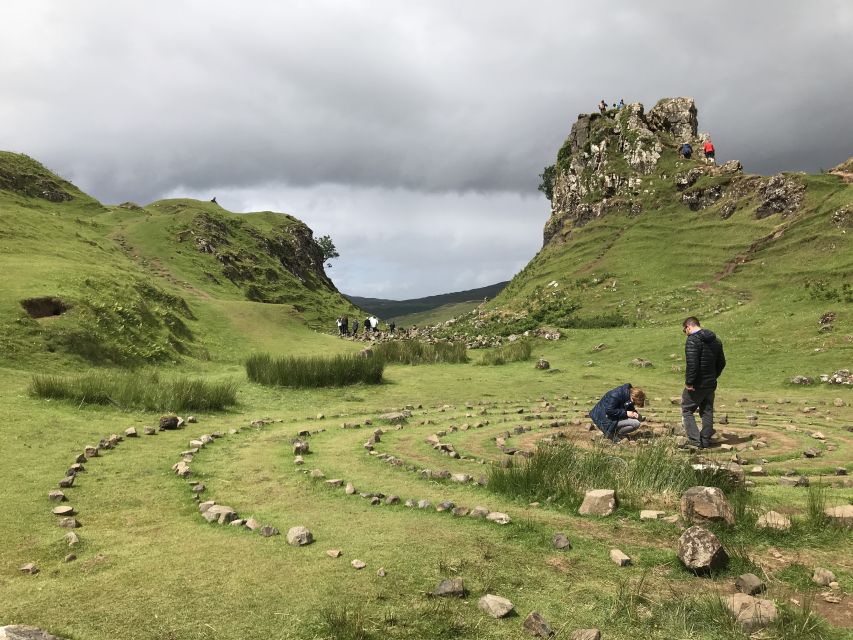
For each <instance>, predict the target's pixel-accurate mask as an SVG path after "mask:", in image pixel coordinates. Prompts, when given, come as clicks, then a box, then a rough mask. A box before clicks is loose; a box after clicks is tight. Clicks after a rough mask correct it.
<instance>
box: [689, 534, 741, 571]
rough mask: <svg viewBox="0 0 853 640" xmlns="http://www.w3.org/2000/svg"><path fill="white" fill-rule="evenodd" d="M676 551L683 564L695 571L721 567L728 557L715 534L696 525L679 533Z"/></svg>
mask: <svg viewBox="0 0 853 640" xmlns="http://www.w3.org/2000/svg"><path fill="white" fill-rule="evenodd" d="M676 552H677V555H678V559H679V560H681V562H682V563H683V564H684V566H685V567H687V568H688V569H690V570H691V571H693V572H695V573H707V572H709V571H713V570H716V569H719V568H722V567H723V566H725V564H726V562H727V561H728V559H729V556H728V554H727V553H726V551H725V549H723V546H722V545H721V544H720V541H719V540H718V539H717V536H715V535H714V534H713V533H711V532H710V531H708V530H707V529H703V528H702V527H697V526H692V527H690V528H689V529H687V530H686V531H685V532H684V533H682V534H681V537H680V538H679V539H678V546H677V549H676Z"/></svg>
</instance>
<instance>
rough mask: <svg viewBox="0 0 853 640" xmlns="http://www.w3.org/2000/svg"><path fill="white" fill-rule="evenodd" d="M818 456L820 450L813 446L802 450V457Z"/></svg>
mask: <svg viewBox="0 0 853 640" xmlns="http://www.w3.org/2000/svg"><path fill="white" fill-rule="evenodd" d="M819 456H820V450H819V449H815V448H814V447H811V448H809V449H806V450H805V451H803V457H805V458H817V457H819Z"/></svg>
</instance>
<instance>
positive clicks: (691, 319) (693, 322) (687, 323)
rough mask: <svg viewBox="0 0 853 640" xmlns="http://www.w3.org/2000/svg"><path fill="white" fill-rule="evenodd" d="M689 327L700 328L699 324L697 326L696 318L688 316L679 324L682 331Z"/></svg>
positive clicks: (697, 319) (697, 320)
mask: <svg viewBox="0 0 853 640" xmlns="http://www.w3.org/2000/svg"><path fill="white" fill-rule="evenodd" d="M691 325H692V326H694V327H701V326H702V325H701V324H699V318H697V317H696V316H689V317H687V318H684V322H682V323H681V327H682V328H684V329H686V328H687V327H688V326H691Z"/></svg>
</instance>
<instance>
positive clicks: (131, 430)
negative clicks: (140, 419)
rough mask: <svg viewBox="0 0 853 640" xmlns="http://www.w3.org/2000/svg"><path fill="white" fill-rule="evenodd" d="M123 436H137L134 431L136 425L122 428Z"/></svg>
mask: <svg viewBox="0 0 853 640" xmlns="http://www.w3.org/2000/svg"><path fill="white" fill-rule="evenodd" d="M124 437H125V438H138V437H139V434H138V433H136V427H128V428H127V429H125V430H124Z"/></svg>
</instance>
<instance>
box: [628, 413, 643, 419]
mask: <svg viewBox="0 0 853 640" xmlns="http://www.w3.org/2000/svg"><path fill="white" fill-rule="evenodd" d="M625 413H626V414H627V415H628V417H629V418H635V419H636V418H639V417H640V414H639V413H637V412H636V411H626V412H625Z"/></svg>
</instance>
